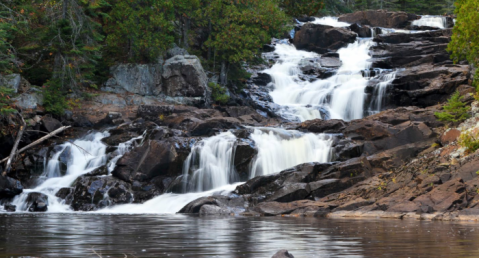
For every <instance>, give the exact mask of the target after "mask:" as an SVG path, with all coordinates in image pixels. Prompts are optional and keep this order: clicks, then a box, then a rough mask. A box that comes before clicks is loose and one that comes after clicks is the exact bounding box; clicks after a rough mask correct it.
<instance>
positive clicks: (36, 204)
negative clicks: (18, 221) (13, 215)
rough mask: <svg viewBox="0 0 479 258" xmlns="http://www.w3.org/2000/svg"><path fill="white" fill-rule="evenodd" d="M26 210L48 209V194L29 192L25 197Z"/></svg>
mask: <svg viewBox="0 0 479 258" xmlns="http://www.w3.org/2000/svg"><path fill="white" fill-rule="evenodd" d="M26 202H27V207H28V211H32V212H45V211H47V210H48V196H47V195H45V194H42V193H29V194H28V197H27V200H26Z"/></svg>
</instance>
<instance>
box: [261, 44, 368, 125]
mask: <svg viewBox="0 0 479 258" xmlns="http://www.w3.org/2000/svg"><path fill="white" fill-rule="evenodd" d="M373 44H374V43H373V42H372V39H358V40H357V41H356V42H355V43H352V44H349V45H348V46H347V47H344V48H342V49H340V50H338V53H339V56H340V59H341V62H342V65H341V67H340V68H339V70H338V71H337V74H336V75H334V76H332V77H330V78H328V79H325V80H316V81H314V82H309V81H303V80H300V79H299V75H300V74H301V71H300V69H299V65H300V63H301V60H303V59H305V58H318V57H319V55H317V54H315V53H311V52H306V51H299V50H297V49H296V48H295V47H294V46H292V45H286V44H280V45H277V46H276V50H275V54H277V55H278V56H279V61H278V62H277V63H276V64H274V65H273V66H272V67H271V68H270V69H267V70H265V71H264V73H267V74H269V75H270V76H271V78H272V81H273V85H274V90H273V91H271V92H270V95H271V97H272V98H273V101H274V102H275V103H277V104H279V105H281V106H282V108H281V109H280V110H279V111H278V114H279V115H281V116H282V117H284V118H286V119H289V120H293V121H305V120H311V119H316V118H322V117H321V114H320V110H323V111H325V112H326V113H328V114H329V117H330V118H337V119H343V120H352V119H359V118H362V117H363V114H364V108H363V105H364V100H365V93H364V90H365V88H366V86H367V82H368V80H367V79H366V78H364V77H363V76H362V74H361V71H364V70H369V68H370V66H371V62H369V61H368V60H369V59H370V58H371V57H370V56H369V54H368V52H369V48H370V47H371V46H372V45H373Z"/></svg>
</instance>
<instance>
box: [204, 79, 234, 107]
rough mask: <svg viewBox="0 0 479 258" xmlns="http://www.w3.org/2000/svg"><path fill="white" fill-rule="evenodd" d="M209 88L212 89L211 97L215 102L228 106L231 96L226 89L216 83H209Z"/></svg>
mask: <svg viewBox="0 0 479 258" xmlns="http://www.w3.org/2000/svg"><path fill="white" fill-rule="evenodd" d="M208 87H210V88H211V97H212V98H213V100H214V101H215V102H217V103H220V104H226V103H227V102H228V100H229V99H230V96H228V94H226V88H225V87H223V86H221V85H219V84H216V83H214V82H210V83H208Z"/></svg>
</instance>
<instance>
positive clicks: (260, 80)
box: [251, 73, 272, 86]
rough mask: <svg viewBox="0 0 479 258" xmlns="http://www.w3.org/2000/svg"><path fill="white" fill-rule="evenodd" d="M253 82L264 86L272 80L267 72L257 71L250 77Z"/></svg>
mask: <svg viewBox="0 0 479 258" xmlns="http://www.w3.org/2000/svg"><path fill="white" fill-rule="evenodd" d="M251 79H252V80H253V83H254V84H256V85H258V86H266V85H268V84H269V83H270V82H272V79H271V76H270V75H269V74H267V73H257V75H256V76H255V77H251Z"/></svg>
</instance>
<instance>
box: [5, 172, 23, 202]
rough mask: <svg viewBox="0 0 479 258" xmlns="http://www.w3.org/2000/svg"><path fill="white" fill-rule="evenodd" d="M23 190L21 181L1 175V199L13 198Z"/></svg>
mask: <svg viewBox="0 0 479 258" xmlns="http://www.w3.org/2000/svg"><path fill="white" fill-rule="evenodd" d="M0 168H1V167H0ZM22 192H23V186H22V183H21V182H20V181H18V180H16V179H13V178H11V177H8V176H2V175H0V199H1V198H11V197H14V196H16V195H18V194H21V193H22Z"/></svg>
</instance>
